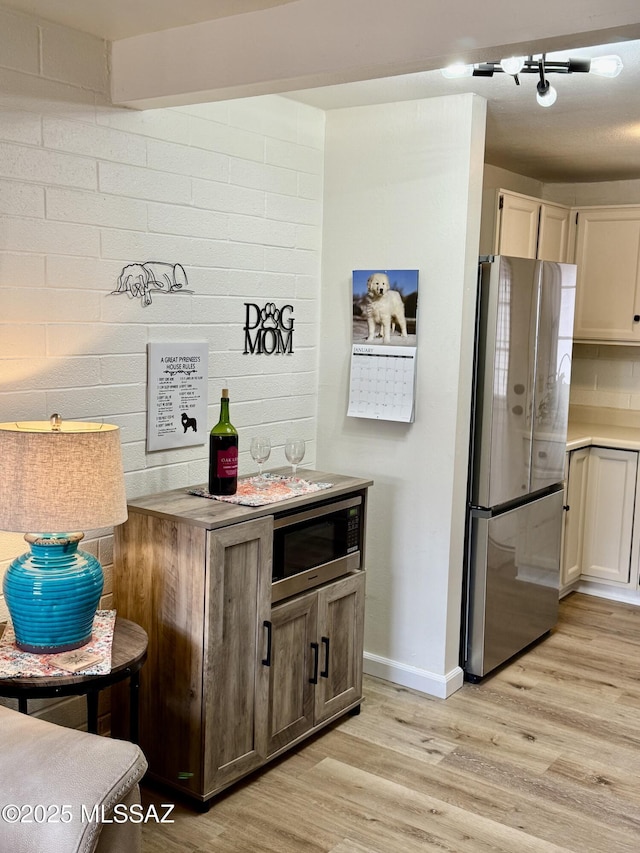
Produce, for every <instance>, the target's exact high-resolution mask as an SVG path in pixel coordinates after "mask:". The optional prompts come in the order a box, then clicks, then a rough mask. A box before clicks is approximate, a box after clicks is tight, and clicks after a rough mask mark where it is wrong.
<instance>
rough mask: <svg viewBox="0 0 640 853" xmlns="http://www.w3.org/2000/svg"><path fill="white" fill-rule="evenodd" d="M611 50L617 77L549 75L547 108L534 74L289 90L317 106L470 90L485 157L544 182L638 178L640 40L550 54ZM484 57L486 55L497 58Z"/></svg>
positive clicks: (410, 78) (430, 75)
mask: <svg viewBox="0 0 640 853" xmlns="http://www.w3.org/2000/svg"><path fill="white" fill-rule="evenodd" d="M612 53H616V54H618V56H620V57H621V58H622V61H623V63H624V69H623V71H622V73H621V74H620V76H619V77H616V78H614V79H606V78H603V77H596V76H595V75H593V74H570V75H569V74H550V75H549V78H548V79H549V81H550V82H551V83H552V85H553V86H554V88H555V89H556V90H557V92H558V99H557V101H556V103H555V104H554V105H553V106H552V107H548V108H544V107H540V106H538V104H537V102H536V97H535V96H536V82H537V80H538V77H537V76H536V75H534V74H523V75H521V76H520V85H519V86H516V84H515V82H514V80H513V78H512V77H510V76H509V75H507V74H496V75H494V76H493V77H467V78H463V79H459V80H447V79H445V78H444V77H443V76H442V74H441V73H440V72H439V71H425V72H422V73H419V74H408V75H403V76H401V77H389V78H386V79H385V80H366V81H363V82H361V83H347V84H342V85H340V86H328V87H325V88H321V89H313V90H307V91H305V92H295V93H291V97H294V98H296V99H299V100H301V101H303V102H304V103H308V104H312V105H314V106H317V107H321V108H323V109H336V108H340V107H347V106H357V105H361V104H372V103H385V102H388V101H400V100H409V99H412V98H424V97H432V96H437V95H450V94H454V93H455V94H458V93H462V92H475V93H476V94H478V95H482V96H483V97H484V98H486V99H487V138H486V154H485V159H486V161H487V162H488V163H491V164H492V165H496V166H502V167H503V168H505V169H509V170H510V171H513V172H517V173H519V174H522V175H527V176H528V177H531V178H536V179H538V180H540V181H545V182H551V183H554V182H563V181H568V182H577V181H607V180H624V179H630V178H640V41H629V42H624V43H618V44H615V45H604V46H599V47H591V48H588V49H587V48H584V49H580V50H571V51H570V52H562V53H560V52H556V53H549V54H548V57H549V58H552V57H555V58H559V59H567V58H568V57H569V56H571V57H594V56H604V55H607V54H612ZM499 59H500V57H499V56H498V57H495V56H490V57H487V58H486V61H491V60H499Z"/></svg>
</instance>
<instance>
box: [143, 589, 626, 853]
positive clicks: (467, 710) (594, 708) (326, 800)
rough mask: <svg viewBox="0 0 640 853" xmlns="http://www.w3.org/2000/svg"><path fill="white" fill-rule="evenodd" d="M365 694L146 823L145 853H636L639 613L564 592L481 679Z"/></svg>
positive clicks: (372, 689) (372, 682) (386, 687)
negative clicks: (202, 794)
mask: <svg viewBox="0 0 640 853" xmlns="http://www.w3.org/2000/svg"><path fill="white" fill-rule="evenodd" d="M365 697H366V698H365V703H364V704H363V706H362V713H361V714H360V716H358V717H347V718H345V719H344V720H343V721H341V722H339V723H337V724H335V725H334V726H333V727H332V728H330V729H327V730H325V731H324V733H322V734H320V735H319V736H317V737H315V738H314V739H313V740H312V741H308V742H307V743H306V744H304V745H302V746H301V747H299V748H298V749H297V750H295V751H294V752H293V753H290V754H289V755H288V756H286V757H285V758H283V759H281V760H279V761H278V762H276V763H275V764H272V765H271V766H270V767H269V768H267V769H266V770H264V771H262V772H261V773H259V774H258V775H256V776H254V777H252V778H250V779H249V780H247V781H246V782H244V783H242V784H241V785H239V786H236V787H235V788H234V789H232V790H231V792H230V793H227V794H225V795H224V796H221V797H219V798H218V799H217V800H216V801H215V802H214V805H213V806H212V808H211V810H210V811H209V812H208V813H206V814H197V813H195V812H193V811H190V810H189V809H186V808H183V807H179V806H178V807H176V810H175V813H174V817H175V823H174V824H171V825H167V824H165V825H157V826H156V825H154V824H147V825H145V827H144V834H143V837H144V845H143V851H144V853H191V851H207V853H217V852H218V851H219V853H257V851H274V853H298V851H304V853H307V851H308V853H414V851H415V853H418V851H420V853H424V851H439V853H443V851H452V853H467V851H469V853H489V851H491V853H541V851H545V853H560V851H576V853H638V851H639V850H640V608H636V607H633V606H630V605H625V604H618V603H616V602H611V601H605V600H603V599H597V598H593V597H589V596H585V595H578V594H575V593H573V594H571V595H570V596H568V597H567V598H566V599H564V600H563V601H562V602H561V608H560V621H559V624H558V627H557V629H555V630H554V631H553V632H552V634H551V635H550V636H549V637H548V638H547V639H545V640H544V641H542V642H541V643H539V644H538V645H536V646H535V647H534V648H533V649H531V650H530V651H529V652H527V653H525V654H524V655H521V656H520V657H519V658H518V659H517V660H516V661H514V662H512V663H511V664H509V665H508V666H507V667H505V668H504V669H502V670H501V671H500V672H498V673H496V674H494V675H493V676H491V677H489V678H487V679H485V681H484V682H483V683H482V684H480V685H471V684H465V685H464V687H463V688H462V689H461V690H459V691H458V692H457V693H455V694H454V695H453V696H451V697H450V698H449V699H447V700H446V701H445V700H438V699H429V698H427V697H425V696H423V695H421V694H418V693H415V692H412V691H410V690H406V689H404V688H401V687H398V686H396V685H393V684H390V683H388V682H385V681H380V680H377V679H373V678H365ZM143 796H144V801H145V802H147V803H149V802H153V803H161V802H170V801H171V800H172V798H171V796H167V795H166V794H164V795H163V794H158V793H156V792H154V793H151V792H148V791H145V792H144V794H143Z"/></svg>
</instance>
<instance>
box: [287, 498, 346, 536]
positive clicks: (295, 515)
mask: <svg viewBox="0 0 640 853" xmlns="http://www.w3.org/2000/svg"><path fill="white" fill-rule="evenodd" d="M361 503H362V498H361V497H360V496H358V497H355V498H347V499H346V500H344V501H334V502H333V503H328V504H326V506H321V507H316V508H315V509H309V510H306V511H305V512H292V513H289V514H287V515H283V516H281V517H280V518H276V519H275V520H274V522H273V526H274V529H275V530H278V529H279V528H281V527H289V526H290V525H292V524H298V522H300V521H308V520H309V519H311V518H322V516H323V515H331V514H332V513H334V512H338V511H340V510H341V509H349V508H350V507H352V506H360V504H361Z"/></svg>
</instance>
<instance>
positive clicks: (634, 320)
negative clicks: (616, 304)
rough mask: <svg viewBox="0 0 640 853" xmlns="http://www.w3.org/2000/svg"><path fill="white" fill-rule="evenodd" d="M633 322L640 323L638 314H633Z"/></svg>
mask: <svg viewBox="0 0 640 853" xmlns="http://www.w3.org/2000/svg"><path fill="white" fill-rule="evenodd" d="M633 322H634V323H640V314H634V315H633Z"/></svg>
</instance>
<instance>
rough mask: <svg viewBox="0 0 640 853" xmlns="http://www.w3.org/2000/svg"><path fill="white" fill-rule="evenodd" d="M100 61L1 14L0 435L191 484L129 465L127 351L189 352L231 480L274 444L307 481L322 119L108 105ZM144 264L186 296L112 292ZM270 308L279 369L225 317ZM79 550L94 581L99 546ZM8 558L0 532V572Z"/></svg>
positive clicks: (148, 463)
mask: <svg viewBox="0 0 640 853" xmlns="http://www.w3.org/2000/svg"><path fill="white" fill-rule="evenodd" d="M107 58H108V57H107V45H106V44H105V43H104V42H102V41H101V40H99V39H95V38H93V37H92V36H86V35H84V34H82V33H78V32H75V31H72V30H68V29H65V28H64V27H58V26H53V25H50V24H48V23H46V22H44V21H40V20H38V19H36V18H32V17H29V16H25V15H20V14H18V13H13V12H11V11H9V10H0V421H13V420H21V419H24V420H26V419H47V418H48V417H49V415H50V414H51V413H52V412H54V411H56V412H59V413H60V414H61V415H62V416H63V417H65V418H68V419H76V420H77V419H82V420H93V419H96V420H100V419H104V421H106V422H112V423H116V424H118V425H119V426H120V427H121V429H122V442H123V453H124V459H125V471H126V481H127V491H128V494H129V496H130V497H134V496H136V495H140V494H144V493H149V492H152V491H156V490H159V489H168V488H173V487H178V486H186V485H188V484H191V483H201V482H203V481H204V480H205V479H206V471H207V461H208V460H207V457H208V447H207V446H206V445H202V446H198V447H195V448H186V449H181V450H178V451H164V452H161V453H147V452H146V448H145V437H146V345H147V343H148V342H149V341H190V340H194V341H196V340H197V341H202V340H206V341H207V343H208V345H209V383H208V390H209V410H208V419H209V423H210V425H212V424H213V423H215V422H216V420H217V415H218V400H219V394H220V389H221V388H222V387H223V386H227V385H228V387H229V388H230V392H231V397H232V403H231V413H232V419H233V422H234V424H235V425H236V426H237V428H238V430H239V433H240V449H241V453H240V466H241V473H248V472H249V471H250V470H253V469H254V468H255V463H253V461H252V460H251V458H250V456H249V453H248V446H249V439H250V437H251V436H252V435H253V434H255V433H257V432H258V431H260V432H266V433H268V434H269V435H270V436H271V439H272V444H273V445H274V450H273V451H272V456H271V459H270V460H269V463H268V465H267V467H269V466H274V467H275V466H277V465H282V464H285V458H284V452H283V449H282V445H283V443H284V439H285V437H286V436H288V435H289V434H292V435H294V436H299V437H303V438H305V439H306V440H307V448H308V449H307V456H306V459H305V462H306V463H308V464H309V465H313V463H314V459H315V439H316V392H317V363H316V362H317V341H318V327H317V319H316V318H317V316H318V303H319V273H320V245H321V223H322V185H323V147H324V115H323V113H322V112H321V111H319V110H315V109H313V108H310V107H306V106H303V105H301V104H297V103H295V102H293V101H289V100H287V99H286V98H282V97H278V96H269V97H264V98H255V99H246V100H244V101H238V102H227V103H219V104H210V105H208V104H205V105H197V106H193V107H181V108H178V109H171V110H154V111H149V112H147V113H139V112H134V111H130V110H124V109H119V108H114V107H112V106H111V105H110V104H109V103H108V96H107V90H108V74H107V68H108V63H107ZM149 260H156V261H163V262H166V263H171V264H175V263H180V264H182V266H183V267H184V268H185V270H186V272H187V276H188V279H189V287H190V289H191V290H192V291H193V294H192V295H188V294H184V293H183V294H172V295H166V294H163V293H157V294H154V295H153V301H152V304H151V305H149V306H147V307H143V306H142V304H141V301H140V299H129V298H127V297H126V296H124V295H112V294H111V291H113V290H114V289H115V287H116V284H117V278H118V275H119V273H120V270H121V269H122V267H123V266H125V265H126V264H129V263H133V262H140V263H141V262H144V261H149ZM345 298H347V296H346V295H345ZM270 300H273V301H276V302H279V303H284V302H287V303H290V304H291V305H293V307H294V317H295V322H296V325H295V333H294V353H293V354H292V355H287V356H283V355H280V356H275V355H274V356H270V357H268V356H256V355H244V354H243V349H244V331H243V329H242V326H243V324H244V314H245V309H244V302H250V301H256V302H266V301H270ZM87 539H88V540H89V545H90V547H91V548H92V549H93V550H96V549H97V550H98V551H99V553H100V554H101V555H102V557H103V558H104V559H105V560H106V561H107V565H106V569H107V574H109V567H110V565H109V564H110V561H111V553H112V537H111V535H110V531H98V532H93V533H92V532H91V531H88V532H87ZM23 550H25V547H24V546H23V543H21V540H20V537H19V536H16V535H15V534H0V570H4V568H5V567H6V565H7V564H8V562H9V561H10V559H12V558H13V557H14V556H15V555H16V554H18V553H20V552H21V551H23ZM108 603H109V599H108V598H107V599H105V604H106V605H108ZM4 615H5V614H4V612H3V604H2V602H1V600H0V619H1V618H2V617H3V616H4Z"/></svg>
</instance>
